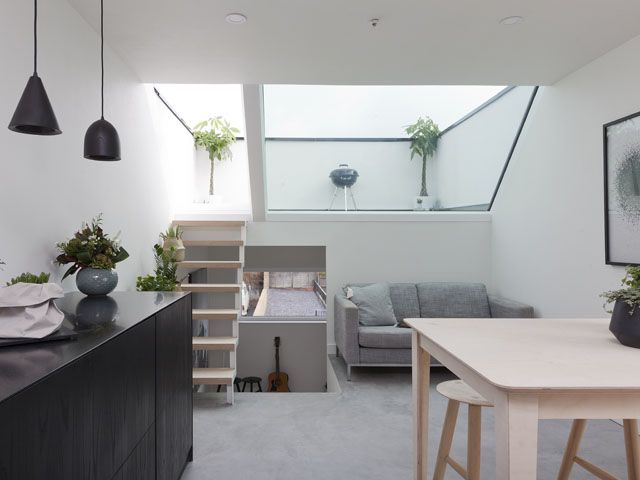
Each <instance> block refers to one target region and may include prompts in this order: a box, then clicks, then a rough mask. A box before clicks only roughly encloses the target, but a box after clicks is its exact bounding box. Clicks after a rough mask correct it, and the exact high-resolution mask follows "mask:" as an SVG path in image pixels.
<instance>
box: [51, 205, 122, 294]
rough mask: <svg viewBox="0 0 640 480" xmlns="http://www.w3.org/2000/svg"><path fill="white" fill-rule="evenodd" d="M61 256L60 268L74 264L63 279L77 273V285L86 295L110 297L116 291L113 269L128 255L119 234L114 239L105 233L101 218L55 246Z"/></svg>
mask: <svg viewBox="0 0 640 480" xmlns="http://www.w3.org/2000/svg"><path fill="white" fill-rule="evenodd" d="M56 247H57V248H58V250H59V251H60V254H59V255H58V256H57V257H56V263H58V265H66V264H68V263H71V264H72V265H71V267H69V269H68V270H67V271H66V272H65V274H64V275H63V276H62V280H64V279H65V278H67V277H68V276H69V275H73V274H74V273H76V272H78V275H77V276H76V285H77V286H78V290H80V291H81V292H82V293H84V294H86V295H107V294H109V293H111V292H112V291H113V289H115V288H116V285H117V284H118V274H117V273H116V271H115V270H114V268H115V266H116V264H117V263H119V262H121V261H123V260H125V259H127V258H128V257H129V253H127V251H126V250H125V249H124V248H122V246H120V243H119V241H118V235H116V237H115V238H113V239H111V238H109V236H108V235H107V234H106V233H104V231H103V230H102V215H98V216H97V217H95V218H94V219H93V220H91V223H83V224H82V228H81V229H80V230H79V231H77V232H76V233H75V234H74V236H73V238H71V239H70V240H68V241H67V242H60V243H58V244H57V245H56Z"/></svg>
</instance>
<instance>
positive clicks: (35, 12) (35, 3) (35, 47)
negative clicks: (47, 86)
mask: <svg viewBox="0 0 640 480" xmlns="http://www.w3.org/2000/svg"><path fill="white" fill-rule="evenodd" d="M33 74H34V75H37V74H38V0H33Z"/></svg>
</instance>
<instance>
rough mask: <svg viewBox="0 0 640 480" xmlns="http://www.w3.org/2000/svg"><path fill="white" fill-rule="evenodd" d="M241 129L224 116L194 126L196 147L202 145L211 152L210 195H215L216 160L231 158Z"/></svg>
mask: <svg viewBox="0 0 640 480" xmlns="http://www.w3.org/2000/svg"><path fill="white" fill-rule="evenodd" d="M239 132H240V131H239V130H238V129H237V128H234V127H232V126H231V124H230V123H229V122H228V121H227V120H225V119H224V118H222V117H213V118H210V119H208V120H204V121H202V122H200V123H198V124H197V125H196V126H195V127H193V138H194V140H195V144H196V147H202V148H204V149H205V150H206V151H207V152H208V153H209V160H210V161H211V173H210V175H209V195H213V173H214V161H215V160H218V161H220V162H221V161H223V160H231V158H232V155H231V149H230V148H229V147H230V146H231V145H233V144H234V143H235V141H236V135H237V134H238V133H239Z"/></svg>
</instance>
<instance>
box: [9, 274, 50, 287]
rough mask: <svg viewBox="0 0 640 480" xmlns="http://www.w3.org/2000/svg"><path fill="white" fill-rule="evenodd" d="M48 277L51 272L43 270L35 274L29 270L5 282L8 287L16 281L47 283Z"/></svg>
mask: <svg viewBox="0 0 640 480" xmlns="http://www.w3.org/2000/svg"><path fill="white" fill-rule="evenodd" d="M50 277H51V274H49V273H45V272H42V273H41V274H40V275H36V274H34V273H31V272H25V273H21V274H20V275H18V276H17V277H15V278H12V279H11V280H9V281H8V282H7V287H10V286H11V285H15V284H17V283H34V284H38V285H41V284H43V283H49V278H50Z"/></svg>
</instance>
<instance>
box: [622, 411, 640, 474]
mask: <svg viewBox="0 0 640 480" xmlns="http://www.w3.org/2000/svg"><path fill="white" fill-rule="evenodd" d="M622 424H623V426H624V446H625V449H626V451H627V472H628V477H629V480H640V455H639V452H638V420H636V419H625V420H623V421H622Z"/></svg>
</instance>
